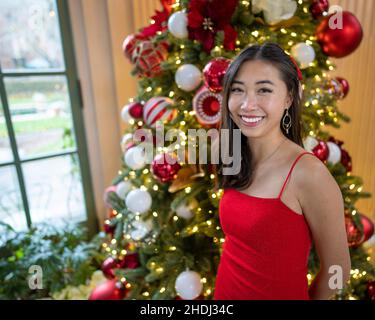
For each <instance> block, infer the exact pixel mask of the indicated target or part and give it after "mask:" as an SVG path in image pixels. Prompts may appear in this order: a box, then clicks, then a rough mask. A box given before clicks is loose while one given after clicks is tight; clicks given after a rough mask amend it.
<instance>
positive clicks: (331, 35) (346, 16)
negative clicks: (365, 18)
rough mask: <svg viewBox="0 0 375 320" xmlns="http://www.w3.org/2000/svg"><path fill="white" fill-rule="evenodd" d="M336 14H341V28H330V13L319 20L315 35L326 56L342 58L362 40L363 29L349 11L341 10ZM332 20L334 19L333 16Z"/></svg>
mask: <svg viewBox="0 0 375 320" xmlns="http://www.w3.org/2000/svg"><path fill="white" fill-rule="evenodd" d="M335 14H336V13H335ZM335 14H333V15H335ZM337 14H341V15H342V28H336V29H333V28H331V27H330V18H331V17H332V15H329V16H327V17H325V18H324V19H323V20H322V21H321V22H320V24H319V26H318V28H317V30H316V37H317V41H318V42H319V44H320V46H321V48H322V50H323V52H324V53H325V54H326V55H327V56H330V57H335V58H342V57H345V56H347V55H349V54H350V53H352V52H353V51H354V50H355V49H357V47H358V46H359V44H360V43H361V41H362V37H363V31H362V27H361V24H360V23H359V21H358V19H357V18H356V17H355V16H354V15H353V14H351V13H350V12H348V11H342V12H339V13H337ZM332 20H334V21H336V19H335V18H333V19H332Z"/></svg>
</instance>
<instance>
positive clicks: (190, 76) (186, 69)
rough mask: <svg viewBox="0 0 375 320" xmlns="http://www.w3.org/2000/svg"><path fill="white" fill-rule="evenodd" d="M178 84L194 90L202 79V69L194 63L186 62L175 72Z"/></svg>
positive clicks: (185, 88)
mask: <svg viewBox="0 0 375 320" xmlns="http://www.w3.org/2000/svg"><path fill="white" fill-rule="evenodd" d="M174 79H175V81H176V84H177V86H178V87H179V88H180V89H181V90H184V91H193V90H194V89H196V88H197V87H198V86H199V84H200V83H201V81H202V73H201V71H200V70H199V69H198V68H197V67H196V66H195V65H193V64H184V65H182V66H181V67H179V68H178V69H177V72H176V74H175V78H174Z"/></svg>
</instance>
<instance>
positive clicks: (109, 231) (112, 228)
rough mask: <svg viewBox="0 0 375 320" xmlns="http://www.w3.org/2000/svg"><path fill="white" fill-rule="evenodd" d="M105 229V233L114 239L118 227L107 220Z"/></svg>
mask: <svg viewBox="0 0 375 320" xmlns="http://www.w3.org/2000/svg"><path fill="white" fill-rule="evenodd" d="M103 229H104V232H105V233H106V234H109V235H110V236H112V237H113V234H114V233H115V229H116V227H115V226H114V225H112V224H111V223H110V221H109V220H106V221H105V222H104V226H103Z"/></svg>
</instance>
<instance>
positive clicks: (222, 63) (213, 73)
mask: <svg viewBox="0 0 375 320" xmlns="http://www.w3.org/2000/svg"><path fill="white" fill-rule="evenodd" d="M230 62H231V60H229V59H226V58H222V57H219V58H214V59H212V60H211V61H210V62H208V63H207V64H206V66H205V67H204V69H203V77H204V83H205V85H206V87H207V88H209V89H210V90H211V91H212V92H220V91H221V90H222V89H223V78H224V75H225V73H226V72H227V69H228V67H229V64H230Z"/></svg>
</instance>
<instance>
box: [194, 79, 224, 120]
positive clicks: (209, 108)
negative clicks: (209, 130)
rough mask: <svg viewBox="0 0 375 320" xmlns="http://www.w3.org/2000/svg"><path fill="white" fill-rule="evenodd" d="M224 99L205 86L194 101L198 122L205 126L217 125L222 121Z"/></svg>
mask: <svg viewBox="0 0 375 320" xmlns="http://www.w3.org/2000/svg"><path fill="white" fill-rule="evenodd" d="M221 102H222V97H221V94H219V93H214V92H212V91H210V90H208V89H207V87H206V86H203V87H202V88H201V89H199V90H198V92H197V93H196V95H195V96H194V99H193V110H194V111H195V116H196V117H197V119H198V122H199V123H200V124H201V125H203V126H212V125H216V124H217V123H218V122H219V121H220V116H221V112H220V109H221Z"/></svg>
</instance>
